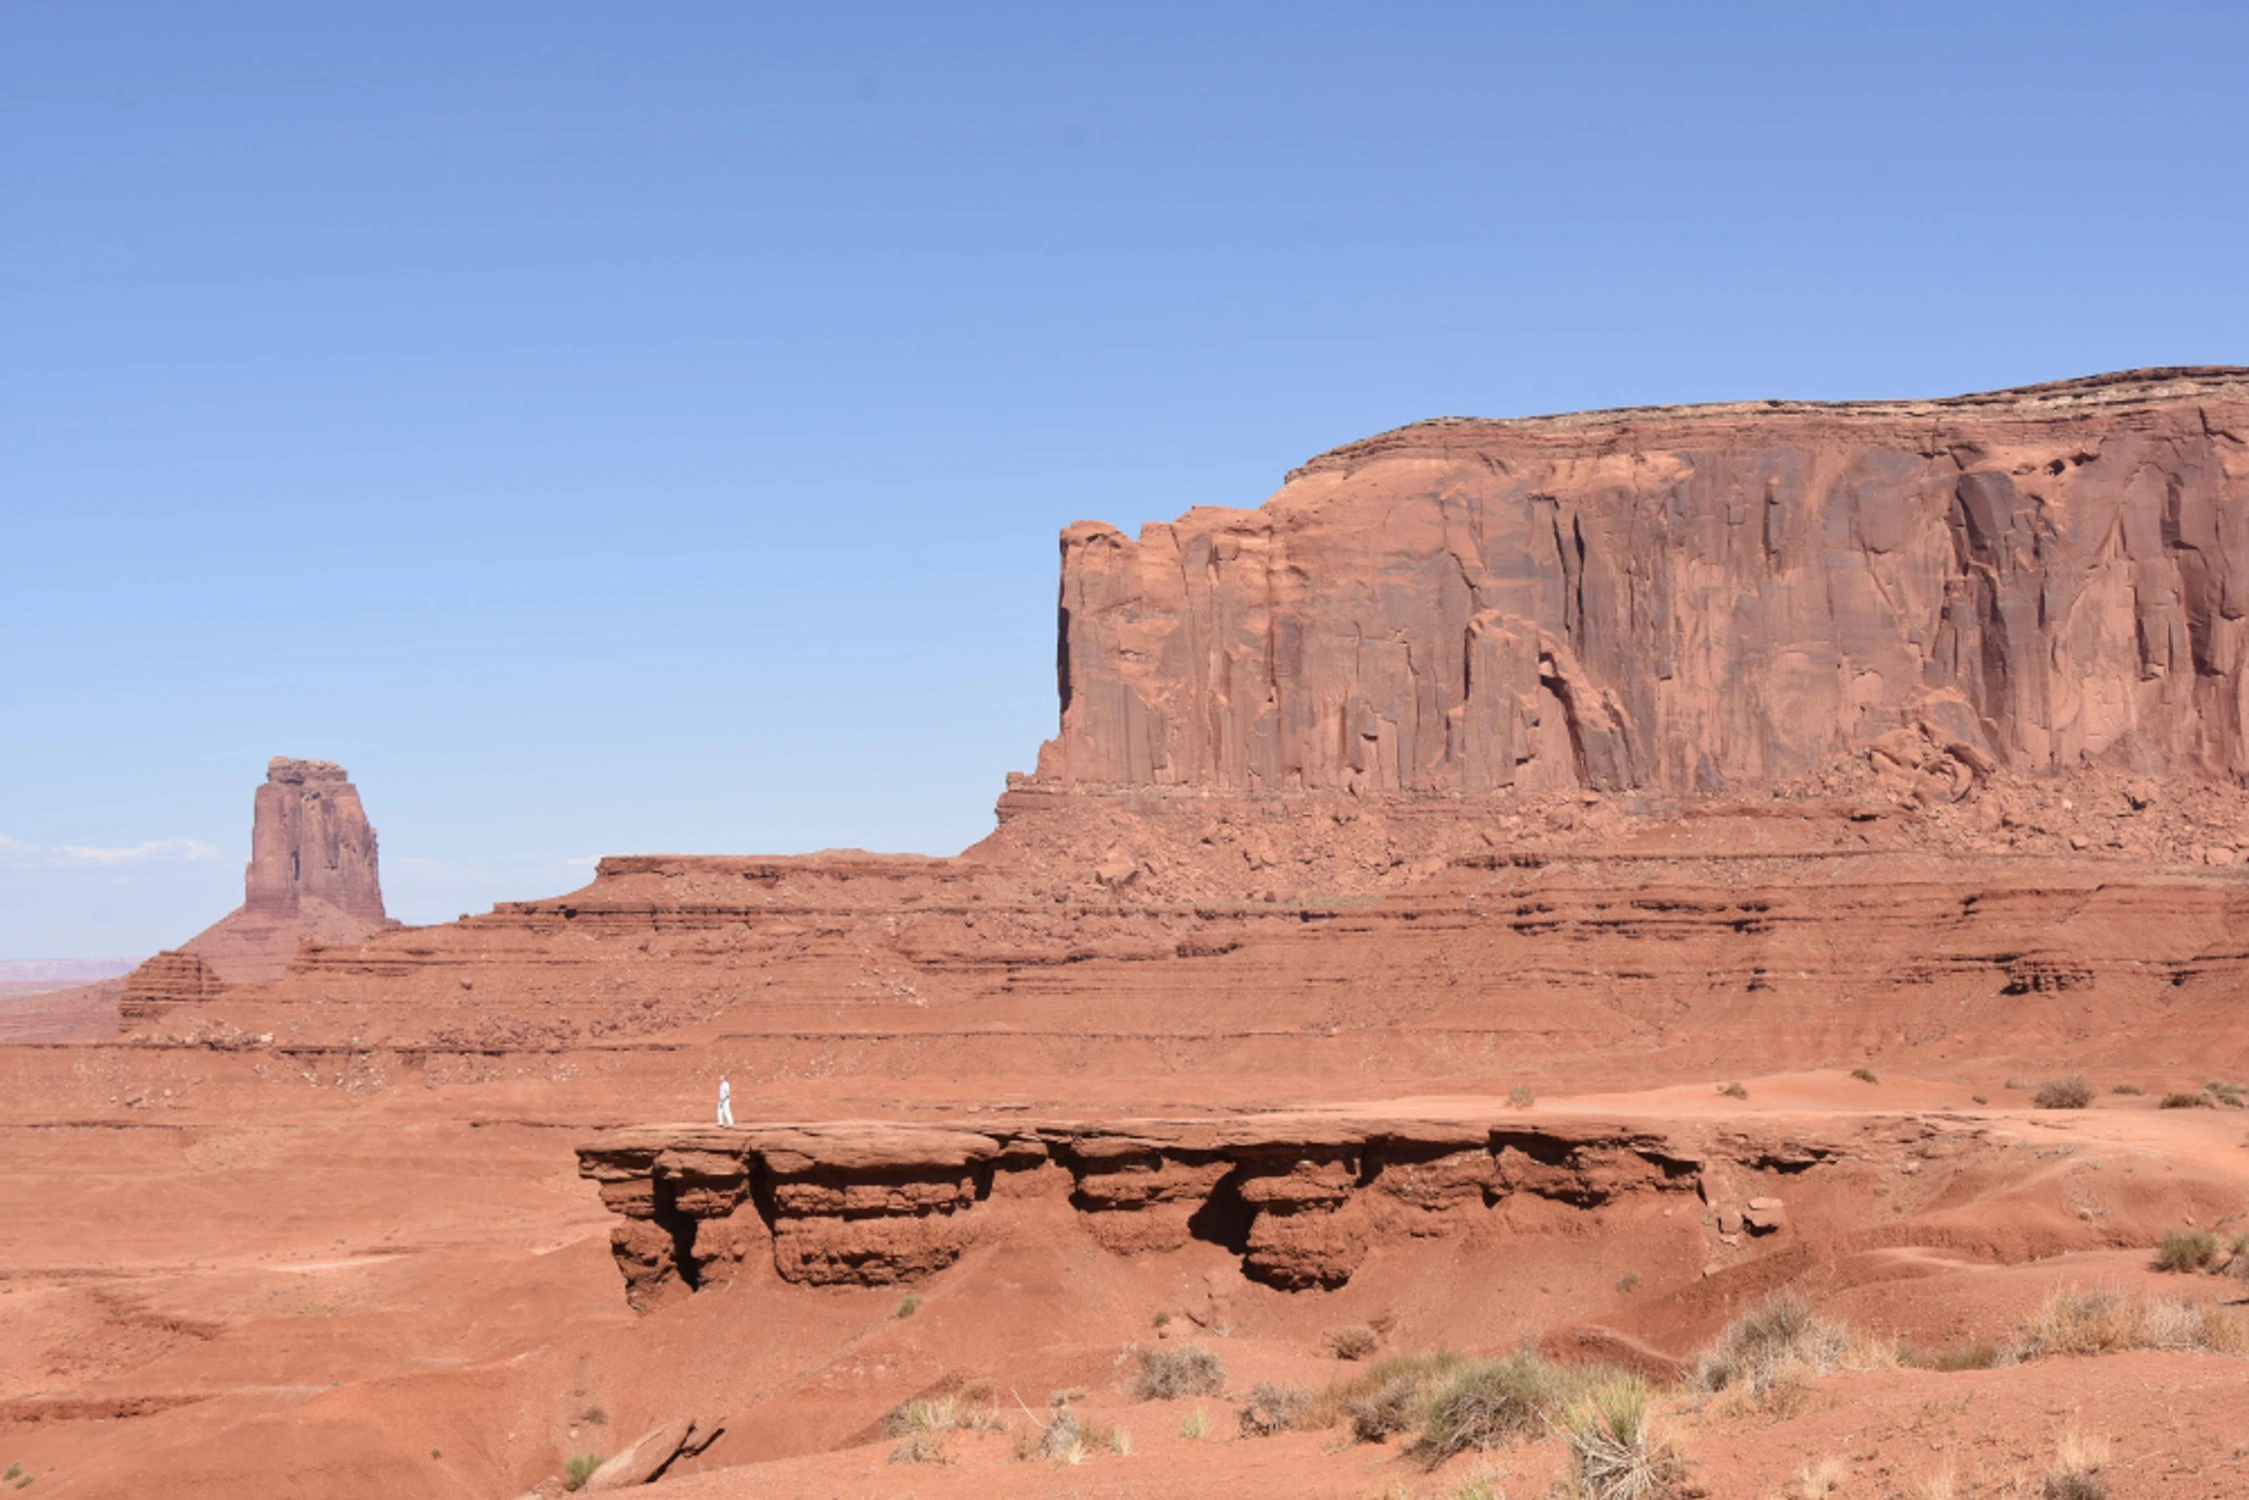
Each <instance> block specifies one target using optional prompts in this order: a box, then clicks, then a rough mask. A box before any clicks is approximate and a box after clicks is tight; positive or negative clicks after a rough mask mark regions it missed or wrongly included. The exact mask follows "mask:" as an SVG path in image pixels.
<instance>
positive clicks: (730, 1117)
mask: <svg viewBox="0 0 2249 1500" xmlns="http://www.w3.org/2000/svg"><path fill="white" fill-rule="evenodd" d="M718 1122H719V1124H721V1125H731V1124H733V1123H734V1086H733V1085H732V1084H730V1083H728V1082H727V1081H726V1075H725V1074H724V1073H721V1074H719V1075H718Z"/></svg>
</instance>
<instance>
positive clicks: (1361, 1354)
mask: <svg viewBox="0 0 2249 1500" xmlns="http://www.w3.org/2000/svg"><path fill="white" fill-rule="evenodd" d="M1320 1342H1322V1343H1324V1344H1326V1345H1327V1350H1328V1353H1330V1354H1332V1355H1334V1356H1335V1357H1336V1358H1337V1359H1351V1360H1358V1359H1365V1358H1366V1357H1367V1356H1368V1355H1370V1354H1372V1353H1374V1346H1375V1344H1376V1343H1377V1342H1378V1340H1377V1339H1376V1338H1375V1333H1374V1330H1373V1329H1371V1328H1369V1327H1367V1325H1366V1324H1364V1323H1346V1324H1344V1325H1343V1326H1342V1327H1340V1328H1330V1329H1329V1330H1328V1331H1327V1332H1326V1333H1325V1334H1323V1335H1322V1336H1321V1339H1320Z"/></svg>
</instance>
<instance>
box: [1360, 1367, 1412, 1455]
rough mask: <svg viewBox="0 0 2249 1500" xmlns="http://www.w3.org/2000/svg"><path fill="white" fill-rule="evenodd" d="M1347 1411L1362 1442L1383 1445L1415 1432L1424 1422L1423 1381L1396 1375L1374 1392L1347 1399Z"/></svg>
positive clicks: (1377, 1387)
mask: <svg viewBox="0 0 2249 1500" xmlns="http://www.w3.org/2000/svg"><path fill="white" fill-rule="evenodd" d="M1343 1410H1344V1414H1345V1415H1346V1416H1348V1417H1349V1418H1350V1419H1351V1436H1352V1438H1353V1439H1355V1440H1356V1441H1358V1442H1362V1443H1379V1442H1382V1441H1384V1440H1385V1439H1387V1438H1389V1437H1391V1436H1393V1435H1394V1434H1397V1433H1401V1432H1411V1431H1412V1430H1413V1428H1414V1426H1415V1424H1416V1423H1417V1422H1418V1421H1419V1420H1420V1412H1421V1382H1420V1381H1419V1380H1417V1379H1415V1378H1414V1377H1413V1376H1411V1375H1399V1376H1395V1377H1393V1378H1392V1379H1389V1380H1385V1381H1384V1382H1382V1384H1380V1385H1378V1386H1376V1387H1375V1388H1374V1389H1373V1390H1371V1391H1367V1392H1365V1393H1363V1394H1360V1395H1355V1396H1350V1397H1346V1398H1345V1400H1344V1403H1343Z"/></svg>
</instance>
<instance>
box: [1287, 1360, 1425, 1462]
mask: <svg viewBox="0 0 2249 1500" xmlns="http://www.w3.org/2000/svg"><path fill="white" fill-rule="evenodd" d="M1463 1362H1464V1361H1463V1360H1462V1358H1461V1356H1459V1355H1458V1354H1455V1353H1453V1352H1452V1351H1451V1350H1450V1349H1437V1350H1432V1351H1428V1352H1425V1353H1420V1354H1392V1355H1387V1356H1385V1357H1384V1358H1382V1359H1378V1360H1376V1361H1375V1362H1374V1363H1373V1364H1371V1365H1369V1366H1367V1367H1366V1368H1365V1369H1363V1370H1360V1371H1359V1372H1357V1373H1356V1374H1353V1375H1351V1376H1350V1377H1348V1378H1347V1379H1342V1380H1331V1381H1329V1382H1328V1383H1327V1384H1326V1385H1324V1386H1322V1387H1320V1389H1318V1390H1316V1391H1314V1392H1313V1393H1312V1404H1311V1406H1310V1407H1309V1408H1308V1409H1307V1410H1306V1411H1305V1414H1304V1420H1303V1424H1302V1425H1303V1427H1304V1429H1305V1430H1306V1431H1308V1432H1309V1431H1314V1430H1317V1429H1319V1428H1323V1427H1333V1426H1335V1425H1336V1424H1337V1423H1338V1422H1344V1423H1348V1424H1349V1426H1350V1428H1351V1434H1352V1436H1353V1437H1354V1438H1356V1439H1357V1440H1358V1441H1360V1442H1362V1443H1379V1442H1381V1441H1382V1440H1383V1439H1385V1438H1387V1437H1390V1436H1391V1435H1392V1434H1394V1433H1400V1432H1407V1431H1410V1430H1412V1428H1413V1427H1414V1426H1415V1425H1416V1424H1418V1423H1419V1421H1420V1401H1421V1396H1422V1393H1423V1392H1424V1391H1425V1390H1426V1389H1427V1388H1428V1387H1429V1385H1430V1384H1431V1382H1433V1381H1434V1380H1436V1379H1437V1378H1439V1377H1441V1376H1443V1375H1447V1374H1449V1373H1451V1372H1452V1371H1453V1370H1456V1369H1458V1368H1459V1367H1460V1366H1461V1364H1462V1363H1463Z"/></svg>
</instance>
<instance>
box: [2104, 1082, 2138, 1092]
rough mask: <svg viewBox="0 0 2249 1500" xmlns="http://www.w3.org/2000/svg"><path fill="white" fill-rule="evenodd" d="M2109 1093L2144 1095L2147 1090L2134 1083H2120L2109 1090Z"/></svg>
mask: <svg viewBox="0 0 2249 1500" xmlns="http://www.w3.org/2000/svg"><path fill="white" fill-rule="evenodd" d="M2109 1092H2110V1093H2112V1094H2144V1093H2146V1092H2147V1090H2146V1089H2143V1088H2141V1087H2140V1086H2139V1085H2138V1084H2136V1083H2120V1084H2118V1085H2117V1086H2116V1087H2115V1088H2112V1089H2110V1090H2109Z"/></svg>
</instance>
